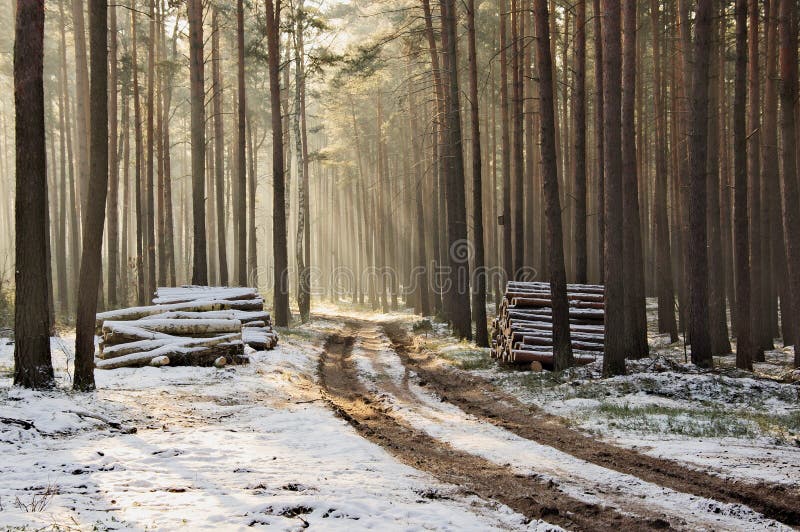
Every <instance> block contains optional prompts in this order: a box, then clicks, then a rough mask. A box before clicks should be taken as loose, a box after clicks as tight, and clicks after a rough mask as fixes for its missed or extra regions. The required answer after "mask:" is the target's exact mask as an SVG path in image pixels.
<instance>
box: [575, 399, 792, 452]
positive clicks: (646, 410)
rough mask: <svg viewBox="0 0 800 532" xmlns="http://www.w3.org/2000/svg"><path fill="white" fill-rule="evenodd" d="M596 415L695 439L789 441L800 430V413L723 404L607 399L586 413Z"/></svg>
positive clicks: (652, 431) (619, 423)
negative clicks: (697, 405)
mask: <svg viewBox="0 0 800 532" xmlns="http://www.w3.org/2000/svg"><path fill="white" fill-rule="evenodd" d="M593 415H599V416H601V417H603V418H605V419H606V420H607V421H608V425H609V426H610V427H613V428H620V429H624V430H631V431H635V432H640V433H646V434H676V435H682V436H688V437H693V438H709V437H715V438H722V437H732V438H754V437H759V436H767V437H772V438H775V440H776V441H778V442H781V443H786V442H789V441H792V440H794V436H795V434H797V433H798V432H799V431H800V412H792V413H789V414H770V413H762V412H749V411H743V410H727V409H722V408H719V407H713V408H697V409H690V408H680V407H671V406H662V405H629V404H616V403H609V402H604V403H602V404H600V406H599V407H597V408H596V409H590V410H589V411H587V412H586V417H587V418H588V417H591V416H593Z"/></svg>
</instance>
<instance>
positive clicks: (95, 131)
mask: <svg viewBox="0 0 800 532" xmlns="http://www.w3.org/2000/svg"><path fill="white" fill-rule="evenodd" d="M89 43H90V44H89V46H90V48H91V59H90V61H91V76H92V77H91V83H90V89H89V90H90V92H91V94H90V96H91V100H90V101H91V123H90V125H91V132H92V141H91V143H90V146H89V148H90V149H89V158H90V163H91V164H90V170H91V173H90V177H89V187H88V193H89V197H90V198H92V202H91V203H89V204H88V208H87V210H86V212H85V218H84V220H85V223H84V224H83V249H82V251H81V273H80V279H79V282H78V317H77V322H76V325H75V373H74V375H73V381H72V382H73V387H74V388H75V389H76V390H92V389H94V327H95V315H96V314H97V292H98V289H99V287H100V280H101V277H102V266H103V264H102V256H101V252H102V247H103V225H104V222H105V214H106V211H105V208H106V194H107V192H108V3H107V2H106V0H90V2H89Z"/></svg>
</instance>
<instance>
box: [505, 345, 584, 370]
mask: <svg viewBox="0 0 800 532" xmlns="http://www.w3.org/2000/svg"><path fill="white" fill-rule="evenodd" d="M595 360H597V359H596V358H594V357H591V356H580V355H575V365H577V366H585V365H586V364H591V363H592V362H594V361H595ZM534 361H535V362H539V363H540V364H542V366H544V367H546V368H547V367H550V368H552V367H553V352H552V351H551V352H550V353H542V352H537V351H522V350H516V349H515V350H513V351H511V357H510V358H509V360H508V362H511V363H514V364H530V363H531V362H534Z"/></svg>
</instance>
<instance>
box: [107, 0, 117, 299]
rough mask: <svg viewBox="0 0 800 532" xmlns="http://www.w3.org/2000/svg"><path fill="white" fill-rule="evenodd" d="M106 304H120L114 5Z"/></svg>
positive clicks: (113, 15)
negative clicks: (118, 294)
mask: <svg viewBox="0 0 800 532" xmlns="http://www.w3.org/2000/svg"><path fill="white" fill-rule="evenodd" d="M108 26H109V27H108V34H109V37H110V39H109V43H108V85H109V87H108V138H109V144H108V222H107V223H108V239H107V242H108V261H107V264H108V281H107V283H106V286H107V288H106V289H107V290H108V305H109V306H110V307H111V308H115V307H116V306H117V305H118V304H119V298H118V297H117V287H118V283H119V203H118V198H119V161H118V160H117V138H118V132H117V7H116V6H111V7H110V11H109V14H108Z"/></svg>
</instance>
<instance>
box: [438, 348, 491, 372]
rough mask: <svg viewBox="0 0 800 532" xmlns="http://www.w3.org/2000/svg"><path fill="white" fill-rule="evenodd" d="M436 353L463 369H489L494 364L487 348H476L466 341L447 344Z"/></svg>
mask: <svg viewBox="0 0 800 532" xmlns="http://www.w3.org/2000/svg"><path fill="white" fill-rule="evenodd" d="M437 353H438V355H439V356H440V357H441V358H443V359H444V360H446V361H447V362H449V363H450V364H453V365H454V366H456V367H458V368H460V369H464V370H477V369H489V368H491V367H493V366H494V361H493V360H492V359H491V357H490V356H489V350H488V349H480V348H476V347H474V346H471V345H469V344H466V343H464V344H458V345H456V346H452V345H451V346H447V349H444V350H442V349H439V350H438V351H437Z"/></svg>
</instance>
